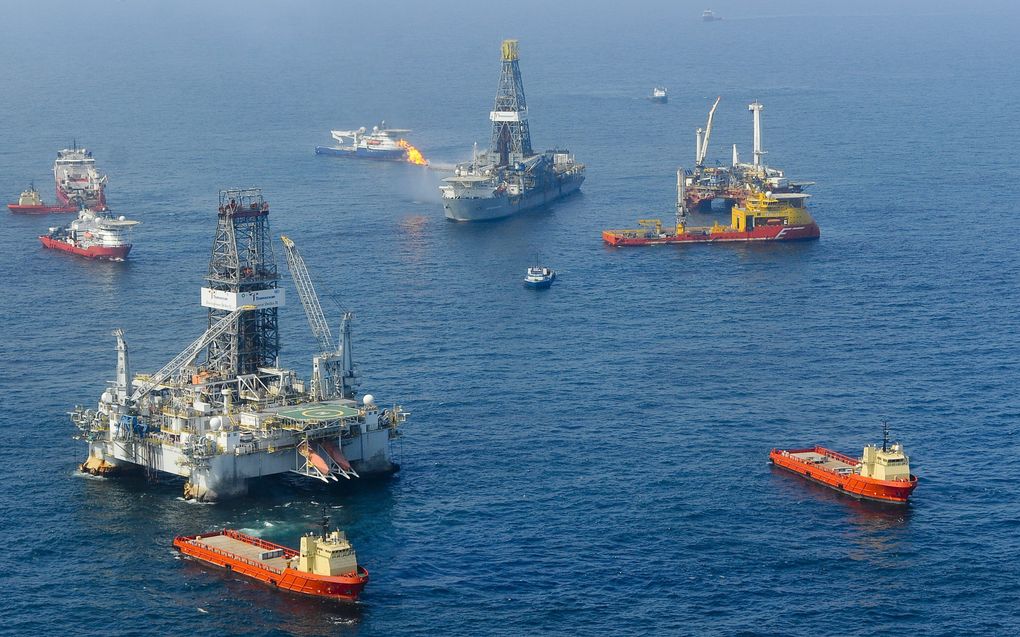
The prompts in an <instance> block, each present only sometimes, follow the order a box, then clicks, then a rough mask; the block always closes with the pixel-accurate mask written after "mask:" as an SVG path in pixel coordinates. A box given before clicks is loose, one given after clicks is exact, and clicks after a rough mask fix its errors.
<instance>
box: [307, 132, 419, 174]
mask: <svg viewBox="0 0 1020 637" xmlns="http://www.w3.org/2000/svg"><path fill="white" fill-rule="evenodd" d="M410 132H411V130H410V129H409V128H386V122H382V123H380V124H379V125H378V126H373V127H372V131H371V132H368V131H366V129H365V127H364V126H362V127H361V128H359V129H357V130H334V131H330V134H331V135H332V137H333V139H335V140H336V142H337V145H336V146H316V147H315V154H316V155H333V156H336V157H354V158H357V159H376V160H382V161H400V162H409V163H412V164H417V165H421V166H425V165H428V161H426V160H425V157H424V156H422V154H421V151H420V150H418V149H417V148H415V147H414V146H412V145H411V144H410V142H408V141H407V140H406V139H404V138H403V137H401V135H404V134H406V133H410Z"/></svg>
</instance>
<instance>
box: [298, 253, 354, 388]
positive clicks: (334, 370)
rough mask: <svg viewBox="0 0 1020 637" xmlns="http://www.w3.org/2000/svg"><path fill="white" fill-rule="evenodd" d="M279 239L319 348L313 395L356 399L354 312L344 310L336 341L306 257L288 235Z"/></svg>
mask: <svg viewBox="0 0 1020 637" xmlns="http://www.w3.org/2000/svg"><path fill="white" fill-rule="evenodd" d="M280 241H282V242H283V247H284V248H285V249H286V251H287V267H288V268H290V274H291V276H292V277H293V278H294V287H295V288H297V293H298V297H300V298H301V305H302V307H304V309H305V316H306V317H308V326H309V327H310V328H311V329H312V334H313V335H314V336H315V341H316V343H317V344H318V347H319V353H318V355H316V356H315V357H313V358H312V383H311V385H312V397H313V398H314V399H315V400H327V399H330V398H337V397H339V398H354V394H355V385H356V384H357V380H356V378H355V374H354V359H353V355H352V353H351V321H352V320H353V319H354V314H353V313H352V312H344V314H343V318H342V319H341V320H340V339H339V341H338V342H337V341H334V340H333V334H332V332H330V329H329V323H327V322H326V315H325V313H324V312H323V311H322V305H321V304H320V303H319V295H318V294H316V292H315V286H313V285H312V277H311V275H310V274H308V267H307V266H306V265H305V260H304V258H303V257H302V256H301V253H300V252H298V249H297V246H296V245H295V244H294V242H293V241H292V240H291V239H290V238H289V237H287V236H281V237H280Z"/></svg>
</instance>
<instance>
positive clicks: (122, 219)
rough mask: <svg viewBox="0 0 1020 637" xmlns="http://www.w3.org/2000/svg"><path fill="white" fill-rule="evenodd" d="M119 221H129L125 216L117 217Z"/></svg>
mask: <svg viewBox="0 0 1020 637" xmlns="http://www.w3.org/2000/svg"><path fill="white" fill-rule="evenodd" d="M117 220H118V221H127V217H125V216H124V215H121V216H119V217H117Z"/></svg>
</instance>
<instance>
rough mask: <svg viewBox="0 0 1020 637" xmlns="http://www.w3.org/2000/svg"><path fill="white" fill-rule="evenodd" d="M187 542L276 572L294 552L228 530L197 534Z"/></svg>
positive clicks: (280, 570) (282, 567) (281, 568)
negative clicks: (243, 538) (241, 537)
mask: <svg viewBox="0 0 1020 637" xmlns="http://www.w3.org/2000/svg"><path fill="white" fill-rule="evenodd" d="M187 542H188V544H192V545H194V546H196V547H199V548H204V549H207V550H210V551H213V552H214V553H220V554H225V555H226V556H228V557H230V558H232V559H239V560H241V561H246V562H248V563H249V564H251V565H252V566H259V567H261V568H265V569H269V570H272V571H276V572H283V570H284V569H286V568H287V560H288V559H289V557H293V556H294V554H295V552H294V551H293V550H289V549H285V548H284V547H279V546H277V545H275V544H271V543H270V542H265V541H262V540H259V539H258V538H250V540H249V541H245V540H242V539H239V538H238V537H234V536H233V535H231V534H230V532H229V531H228V532H225V533H216V534H212V535H209V536H206V537H201V536H199V537H196V538H194V539H191V540H188V541H187ZM252 542H256V543H252ZM269 556H272V557H269Z"/></svg>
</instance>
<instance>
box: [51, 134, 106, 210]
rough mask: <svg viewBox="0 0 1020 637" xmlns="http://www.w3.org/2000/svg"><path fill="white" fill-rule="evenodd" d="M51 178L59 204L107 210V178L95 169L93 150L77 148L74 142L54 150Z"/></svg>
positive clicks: (76, 207)
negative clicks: (55, 156)
mask: <svg viewBox="0 0 1020 637" xmlns="http://www.w3.org/2000/svg"><path fill="white" fill-rule="evenodd" d="M53 179H54V182H55V183H56V189H57V201H59V202H60V205H61V206H70V207H72V208H74V209H75V210H77V209H78V208H80V207H82V206H84V207H86V208H91V209H92V210H95V211H96V212H103V211H105V210H106V182H107V177H106V175H102V174H100V173H99V170H98V169H97V168H96V160H95V158H94V157H93V156H92V151H90V150H88V149H85V148H78V144H77V142H75V144H74V146H73V147H72V148H65V149H63V150H60V151H57V159H56V160H55V161H54V162H53Z"/></svg>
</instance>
